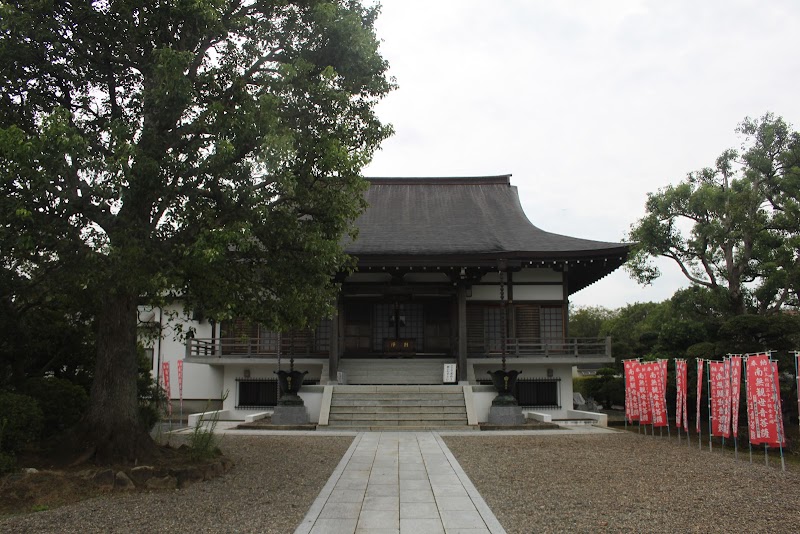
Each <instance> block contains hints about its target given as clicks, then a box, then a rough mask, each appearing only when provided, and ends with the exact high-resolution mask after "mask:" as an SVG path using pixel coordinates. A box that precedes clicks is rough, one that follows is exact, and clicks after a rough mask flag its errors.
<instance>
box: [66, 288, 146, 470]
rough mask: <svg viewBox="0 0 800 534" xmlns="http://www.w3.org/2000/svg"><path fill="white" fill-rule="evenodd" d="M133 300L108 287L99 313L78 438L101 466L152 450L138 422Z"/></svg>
mask: <svg viewBox="0 0 800 534" xmlns="http://www.w3.org/2000/svg"><path fill="white" fill-rule="evenodd" d="M136 302H137V295H136V294H135V293H132V292H131V291H125V290H119V291H117V292H114V291H113V290H112V291H109V292H108V293H107V294H106V296H105V298H104V301H103V304H102V307H101V310H100V315H99V316H98V317H97V362H96V364H95V373H94V382H93V383H92V391H91V397H90V400H91V402H90V406H89V412H88V414H87V416H86V418H85V419H84V421H83V425H82V427H81V428H80V430H79V439H80V440H81V441H82V442H83V443H82V444H81V445H82V448H83V449H84V454H86V453H87V452H89V457H91V451H94V460H95V461H96V462H97V463H99V464H112V463H136V462H141V461H143V460H146V459H150V458H152V456H154V455H155V454H156V449H157V447H156V445H155V442H154V441H153V439H152V438H151V437H150V435H149V433H148V431H147V429H145V428H144V427H143V426H142V424H141V423H140V421H139V405H138V399H137V387H136V379H137V374H138V370H137V362H136V354H137V352H136V341H137V340H136Z"/></svg>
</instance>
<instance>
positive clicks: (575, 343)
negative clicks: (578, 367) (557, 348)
mask: <svg viewBox="0 0 800 534" xmlns="http://www.w3.org/2000/svg"><path fill="white" fill-rule="evenodd" d="M572 344H573V346H574V347H575V356H576V357H577V356H578V338H577V337H576V338H573V341H572Z"/></svg>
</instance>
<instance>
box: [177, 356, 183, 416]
mask: <svg viewBox="0 0 800 534" xmlns="http://www.w3.org/2000/svg"><path fill="white" fill-rule="evenodd" d="M178 398H179V399H180V401H181V408H183V360H178Z"/></svg>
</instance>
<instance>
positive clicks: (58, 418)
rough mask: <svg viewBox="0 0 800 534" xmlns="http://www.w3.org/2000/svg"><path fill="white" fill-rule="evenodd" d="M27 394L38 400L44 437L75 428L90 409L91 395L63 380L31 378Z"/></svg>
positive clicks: (27, 386)
mask: <svg viewBox="0 0 800 534" xmlns="http://www.w3.org/2000/svg"><path fill="white" fill-rule="evenodd" d="M25 393H27V394H28V395H30V396H31V397H33V398H34V399H36V402H37V403H38V405H39V408H40V409H41V410H42V416H43V432H42V435H43V437H45V438H47V437H50V436H54V435H56V434H58V433H60V432H62V431H64V430H66V429H67V428H70V427H72V426H74V425H75V424H76V423H77V422H78V421H79V420H80V419H81V417H83V414H84V413H86V410H87V408H88V407H89V395H87V394H86V390H84V389H83V388H82V387H81V386H78V385H75V384H73V383H72V382H70V381H69V380H65V379H63V378H55V377H46V378H31V379H28V380H27V381H26V382H25Z"/></svg>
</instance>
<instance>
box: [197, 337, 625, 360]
mask: <svg viewBox="0 0 800 534" xmlns="http://www.w3.org/2000/svg"><path fill="white" fill-rule="evenodd" d="M328 352H329V351H328V349H327V348H325V349H324V350H315V347H314V345H313V343H300V342H298V341H297V338H295V340H294V341H293V342H291V343H290V342H289V341H288V339H282V338H281V337H280V336H278V335H276V336H275V338H274V339H273V338H269V339H266V340H264V339H261V340H259V339H256V338H214V339H212V338H188V339H187V340H186V357H187V358H278V357H289V356H294V357H307V358H325V357H327V356H328ZM502 354H503V350H502V348H500V347H498V348H497V349H496V350H485V349H484V350H479V349H478V348H477V347H474V346H472V347H470V350H469V356H470V357H475V356H485V357H496V356H501V355H502ZM505 355H506V356H507V357H531V356H543V357H546V358H549V357H551V356H573V357H576V358H580V357H601V356H602V357H611V338H610V337H606V338H568V339H563V340H542V339H526V338H508V339H507V340H506V344H505Z"/></svg>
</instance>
